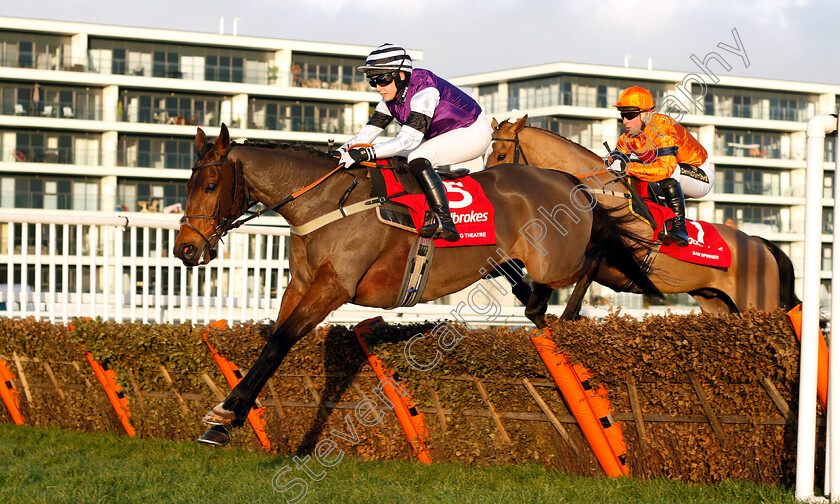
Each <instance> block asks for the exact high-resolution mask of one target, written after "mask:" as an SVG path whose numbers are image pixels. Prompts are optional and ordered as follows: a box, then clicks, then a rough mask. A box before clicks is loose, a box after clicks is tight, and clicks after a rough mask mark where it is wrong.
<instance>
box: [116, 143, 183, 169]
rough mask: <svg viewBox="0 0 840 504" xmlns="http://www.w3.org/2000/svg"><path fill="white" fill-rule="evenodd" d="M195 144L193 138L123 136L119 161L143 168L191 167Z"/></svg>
mask: <svg viewBox="0 0 840 504" xmlns="http://www.w3.org/2000/svg"><path fill="white" fill-rule="evenodd" d="M194 148H195V147H194V144H193V142H192V141H191V140H187V139H180V138H161V137H134V136H128V135H126V136H122V137H120V139H119V150H118V153H117V163H118V164H119V165H120V166H130V167H135V166H136V167H141V168H174V169H190V168H191V167H192V165H193V150H194Z"/></svg>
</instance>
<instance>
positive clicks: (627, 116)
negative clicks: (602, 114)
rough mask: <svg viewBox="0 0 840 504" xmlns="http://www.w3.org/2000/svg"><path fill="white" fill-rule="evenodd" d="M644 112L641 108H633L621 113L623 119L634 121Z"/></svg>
mask: <svg viewBox="0 0 840 504" xmlns="http://www.w3.org/2000/svg"><path fill="white" fill-rule="evenodd" d="M642 112H643V111H641V110H633V111H628V112H621V113H620V114H621V118H622V119H627V120H629V121H632V120H633V119H635V118H637V117H639V114H641V113H642Z"/></svg>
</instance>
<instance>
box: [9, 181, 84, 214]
mask: <svg viewBox="0 0 840 504" xmlns="http://www.w3.org/2000/svg"><path fill="white" fill-rule="evenodd" d="M0 206H1V207H3V208H42V209H46V210H99V183H98V182H95V181H90V180H86V179H72V178H65V177H41V176H32V177H26V176H20V177H2V178H0Z"/></svg>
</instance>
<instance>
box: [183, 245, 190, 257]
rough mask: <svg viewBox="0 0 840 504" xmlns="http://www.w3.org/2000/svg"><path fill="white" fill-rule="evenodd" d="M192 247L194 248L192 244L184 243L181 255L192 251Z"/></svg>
mask: <svg viewBox="0 0 840 504" xmlns="http://www.w3.org/2000/svg"><path fill="white" fill-rule="evenodd" d="M192 249H193V246H192V245H184V248H182V249H181V255H184V256H185V255H188V254H189V253H190V250H192Z"/></svg>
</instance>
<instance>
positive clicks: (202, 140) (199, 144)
mask: <svg viewBox="0 0 840 504" xmlns="http://www.w3.org/2000/svg"><path fill="white" fill-rule="evenodd" d="M205 145H207V135H205V134H204V131H203V130H202V129H201V128H198V131H197V132H196V133H195V152H196V154H198V153H199V152H202V151H203V150H204V146H205Z"/></svg>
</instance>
